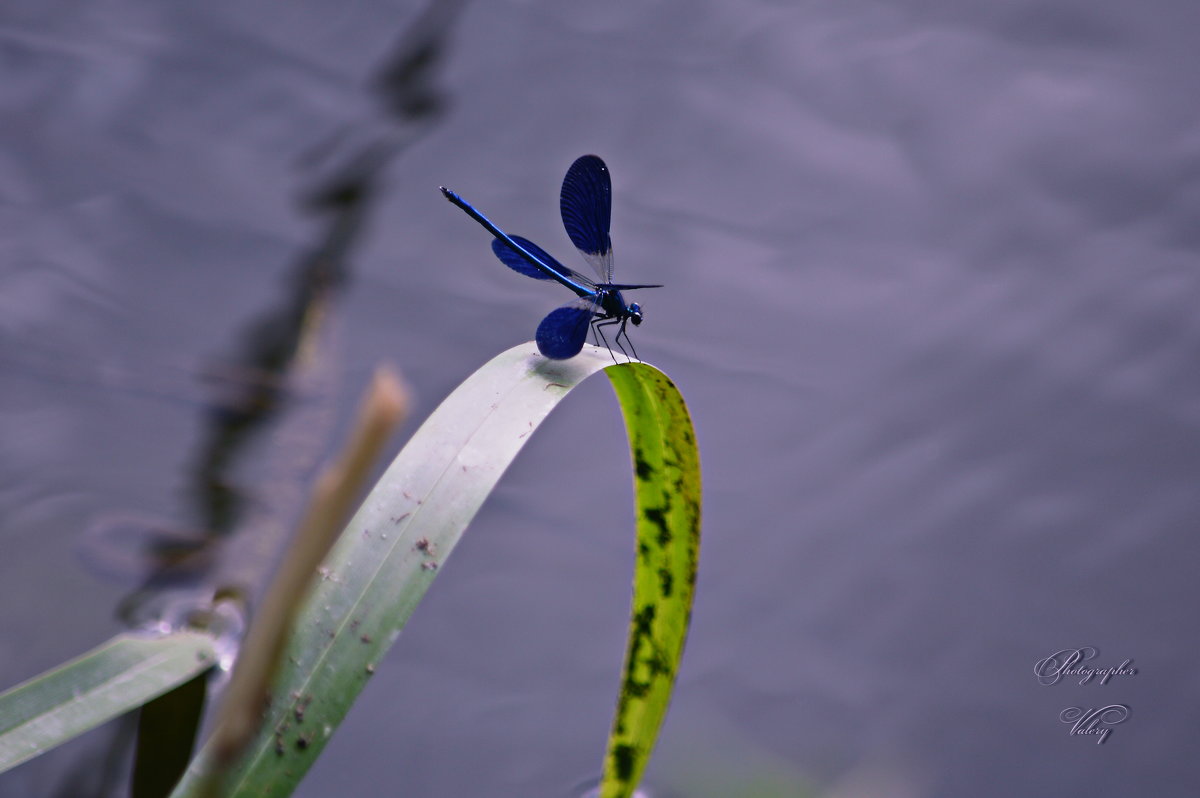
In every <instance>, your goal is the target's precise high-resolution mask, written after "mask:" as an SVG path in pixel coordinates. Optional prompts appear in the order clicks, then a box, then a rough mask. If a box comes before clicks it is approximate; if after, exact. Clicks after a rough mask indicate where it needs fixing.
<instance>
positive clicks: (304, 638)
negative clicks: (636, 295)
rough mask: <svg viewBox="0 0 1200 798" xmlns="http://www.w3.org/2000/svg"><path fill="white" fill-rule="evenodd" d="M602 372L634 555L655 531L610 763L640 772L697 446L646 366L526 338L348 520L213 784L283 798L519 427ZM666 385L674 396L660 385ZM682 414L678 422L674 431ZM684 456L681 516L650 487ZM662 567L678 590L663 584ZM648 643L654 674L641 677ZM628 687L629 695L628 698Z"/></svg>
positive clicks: (660, 692) (672, 645) (676, 643)
mask: <svg viewBox="0 0 1200 798" xmlns="http://www.w3.org/2000/svg"><path fill="white" fill-rule="evenodd" d="M601 369H607V370H608V371H609V373H610V375H612V374H620V375H624V376H618V377H616V378H614V386H615V387H616V388H617V391H618V397H619V398H621V400H622V402H623V403H625V402H629V408H631V409H627V411H626V419H627V426H628V428H629V430H630V434H631V435H632V436H634V443H635V446H634V449H633V451H634V459H635V467H636V469H637V470H638V475H637V492H636V495H637V498H638V501H639V503H645V506H644V507H641V508H639V512H638V518H639V521H638V535H639V541H640V542H639V550H641V548H642V546H643V542H642V541H641V539H642V538H643V537H644V536H646V535H650V536H653V537H654V538H655V541H644V545H645V547H646V549H647V551H648V552H649V554H648V556H646V557H641V556H639V566H638V574H639V575H635V604H634V607H635V619H634V630H633V633H632V634H633V636H632V637H631V641H630V645H631V648H630V651H631V654H630V662H631V663H633V666H632V668H630V667H627V669H626V678H625V679H624V682H623V688H622V697H621V699H620V707H619V710H618V719H617V725H619V726H620V727H621V729H622V732H621V737H620V740H621V742H620V746H623V747H622V748H621V749H620V750H621V751H626V752H627V754H622V755H621V756H623V757H624V759H622V760H621V762H622V763H623V764H622V767H621V768H620V773H621V774H622V777H623V782H624V783H628V784H629V789H630V790H632V787H633V784H632V783H631V779H633V780H636V777H637V774H640V772H641V770H642V767H643V766H644V764H645V759H646V757H647V756H648V755H649V751H650V749H651V748H652V745H653V738H654V736H655V735H656V734H657V729H658V724H659V722H660V721H661V718H662V716H663V713H664V712H665V709H666V700H667V696H668V694H669V691H670V686H671V677H673V675H674V672H675V667H676V664H677V659H678V656H679V653H680V652H681V650H682V644H683V635H684V633H685V632H686V625H687V615H688V611H689V609H690V602H691V585H692V581H693V580H694V573H695V557H696V554H695V544H696V542H697V540H698V539H697V537H696V530H697V528H698V523H699V519H698V508H699V493H698V486H699V473H698V471H696V470H695V468H694V464H695V462H696V457H695V452H694V448H693V451H692V452H691V453H690V455H683V456H681V455H679V454H678V453H677V449H678V447H680V446H683V445H684V443H683V442H684V441H686V442H687V444H688V445H692V446H693V447H694V441H693V439H692V434H691V425H690V422H687V414H686V409H685V408H684V406H683V401H682V399H681V398H679V396H678V393H677V392H674V386H671V383H670V381H669V380H667V379H666V377H665V376H664V375H662V374H661V372H658V371H657V370H656V369H654V368H653V367H651V366H647V365H644V364H624V365H621V366H614V365H613V364H612V361H611V358H610V357H609V355H608V353H607V352H606V351H605V350H599V349H596V348H594V347H587V348H585V350H584V352H583V353H582V354H581V355H579V356H578V357H575V358H572V359H570V360H564V361H552V360H547V359H546V358H543V357H541V356H540V355H538V354H537V350H536V348H535V347H534V345H533V344H532V343H527V344H522V345H520V346H517V347H514V348H513V349H510V350H508V351H507V352H503V353H501V354H500V355H498V356H497V357H495V358H494V359H493V360H491V361H490V362H489V363H487V364H486V365H484V366H483V367H482V368H480V369H479V370H478V371H477V372H475V373H474V374H473V375H471V377H469V378H468V379H467V380H466V381H465V382H464V383H463V384H462V385H460V386H459V387H458V388H457V389H456V390H455V391H454V392H453V393H452V394H451V395H450V396H449V397H447V399H446V400H445V401H444V402H443V403H442V404H441V405H440V406H439V407H438V408H437V409H436V410H435V411H434V412H433V414H432V415H431V416H430V417H429V419H428V420H427V421H426V422H425V424H423V425H422V426H421V428H420V429H419V430H417V432H416V434H415V435H413V437H412V440H410V441H409V443H408V445H407V446H405V447H404V449H403V451H401V452H400V454H399V455H398V456H397V457H396V459H395V460H394V461H393V462H392V464H391V466H390V467H389V468H388V469H387V471H386V472H385V473H384V475H383V476H382V477H381V478H380V480H379V482H378V483H377V484H376V486H375V488H374V489H373V490H372V491H371V493H370V494H369V495H368V496H367V498H366V499H365V500H364V501H363V504H362V506H361V507H360V508H359V510H358V512H357V513H356V514H355V516H354V517H353V518H352V519H351V520H350V523H349V524H348V525H347V528H346V530H345V532H343V534H342V536H341V538H340V539H339V540H338V542H337V544H336V545H335V546H334V548H333V550H332V551H331V552H330V555H329V557H328V558H327V559H326V562H325V565H324V567H323V568H322V569H321V575H322V580H321V581H320V583H319V584H318V585H317V587H316V588H315V589H314V591H313V593H312V594H311V596H310V597H309V599H308V600H307V601H306V602H305V604H304V606H303V607H302V608H301V609H300V612H299V614H298V621H297V626H296V628H295V629H294V630H293V635H292V638H291V640H290V641H289V643H288V646H287V653H286V656H285V659H284V664H283V666H282V669H281V673H280V674H279V676H278V678H277V679H276V683H275V684H276V686H275V688H274V690H273V693H272V700H271V703H270V709H269V710H268V713H267V716H266V721H265V723H264V726H263V728H262V730H261V731H260V733H259V735H258V737H257V738H256V739H255V741H254V742H253V743H251V745H250V747H249V749H248V751H247V754H246V756H245V757H244V758H243V760H242V761H241V762H240V763H239V764H238V765H237V766H235V768H234V769H233V770H232V771H231V772H230V773H229V774H226V776H225V780H224V782H223V784H222V785H221V787H222V789H223V791H225V792H226V794H229V795H234V796H241V795H255V796H268V795H288V794H290V793H291V791H292V790H293V789H294V788H295V785H296V784H298V783H299V781H300V779H301V778H302V777H303V775H304V773H305V772H307V770H308V768H309V767H310V766H311V765H312V762H313V760H314V759H315V757H316V756H317V755H318V754H319V753H320V751H321V750H322V749H323V748H324V745H325V743H326V741H327V739H328V737H329V735H330V734H332V731H333V729H334V728H336V726H337V725H338V724H339V723H340V722H341V720H342V718H343V717H344V716H345V714H346V712H347V711H348V710H349V708H350V705H351V704H352V703H353V701H354V699H355V698H356V696H357V695H358V693H359V691H361V690H362V688H363V686H364V685H365V683H366V681H367V680H368V679H369V678H370V677H371V674H372V673H374V670H375V663H377V662H379V661H380V659H381V658H382V656H383V654H384V652H385V651H386V650H387V649H388V648H389V647H390V646H391V644H392V643H393V642H394V641H395V640H396V637H397V636H398V635H399V632H400V629H401V628H402V627H403V626H404V624H405V623H406V622H407V620H408V618H409V616H410V615H411V614H412V612H413V610H414V609H415V607H416V605H417V603H418V602H419V601H420V600H421V597H422V596H423V595H424V593H425V591H426V590H427V589H428V587H429V585H430V583H431V582H432V581H433V579H434V578H435V577H436V576H437V574H438V572H439V567H440V565H441V564H442V563H443V562H445V559H446V558H447V557H448V556H449V555H450V553H451V551H452V550H453V548H454V546H455V545H456V544H457V543H458V541H459V538H460V537H461V536H462V533H463V531H464V530H465V528H466V526H467V524H468V523H469V522H470V521H471V519H472V518H473V517H474V515H475V513H476V511H477V510H478V509H479V507H480V505H482V503H483V501H484V499H486V498H487V496H488V494H489V493H490V492H491V491H492V489H493V488H494V486H495V484H496V482H497V481H498V480H499V478H500V476H501V474H503V472H504V471H505V469H507V467H508V465H509V464H510V463H511V462H512V460H513V458H515V457H516V455H517V453H518V452H519V451H520V449H521V447H522V446H524V444H525V442H526V441H527V440H528V438H529V436H530V433H531V432H532V431H533V429H534V428H535V427H537V425H538V424H540V423H541V421H542V420H543V419H544V418H545V417H546V416H547V414H549V412H550V411H551V410H552V409H553V408H554V407H555V406H556V405H557V404H558V403H559V402H560V401H561V400H562V398H563V397H564V396H565V395H566V394H567V393H568V392H569V391H570V390H571V389H572V388H573V387H575V386H576V385H578V384H579V383H580V382H581V381H583V380H584V379H585V378H587V377H588V376H590V375H592V374H594V373H595V372H597V371H599V370H601ZM631 385H636V386H642V387H641V388H640V389H634V388H631V387H630V386H631ZM667 386H670V388H669V389H668V388H667ZM671 392H674V398H670V397H668V396H667V395H668V394H670V393H671ZM664 397H666V398H664ZM664 413H665V414H666V415H665V416H663V414H664ZM680 419H682V420H683V422H684V423H685V425H686V431H680V430H679V429H677V427H678V424H679V422H680ZM664 430H668V431H669V432H664ZM687 463H691V464H692V465H693V468H692V473H691V474H690V475H689V476H687V477H686V478H684V479H682V483H681V484H683V483H686V484H685V487H686V490H687V491H688V492H689V493H688V495H689V496H691V493H690V492H691V490H692V488H691V486H692V485H693V484H694V485H695V488H696V492H695V495H694V500H693V499H688V500H687V501H684V502H682V503H680V505H679V507H680V508H683V507H691V508H692V510H693V515H692V516H691V517H690V518H687V517H685V516H686V513H685V512H684V511H683V510H680V509H671V508H668V507H667V506H666V505H665V504H664V503H663V499H662V496H663V495H664V491H675V490H677V488H676V487H672V486H670V485H666V484H665V483H663V484H657V486H655V485H656V483H661V482H662V480H664V479H671V478H672V476H671V475H672V474H673V473H674V471H672V468H685V469H686V468H687V467H688V466H687ZM681 513H682V514H681ZM681 519H682V520H681ZM676 525H679V526H676ZM664 530H666V531H667V533H668V534H667V535H666V537H667V538H668V539H667V540H666V541H665V542H664V540H663V536H664ZM672 541H676V543H675V544H674V545H672ZM643 560H644V561H645V567H643V565H642V563H643ZM647 569H648V570H647ZM664 569H665V570H664ZM688 569H690V570H688ZM642 571H645V575H641V573H642ZM667 572H669V573H670V574H671V576H670V579H671V580H674V582H673V584H675V585H677V586H678V589H677V590H674V591H666V590H664V587H663V585H664V584H665V583H664V581H663V579H664V577H663V573H667ZM666 593H670V595H665V594H666ZM672 603H673V604H674V605H675V606H671V607H668V606H667V605H668V604H672ZM648 604H653V605H654V606H655V607H662V608H663V609H662V610H661V613H662V617H661V619H660V620H656V621H654V622H652V623H650V624H649V625H647V624H646V623H645V620H644V615H645V607H646V606H647V605H648ZM639 608H640V611H641V612H642V613H643V617H642V619H641V620H639V619H638V617H637V615H636V612H638V611H639ZM655 611H656V612H658V611H659V610H657V609H656V610H655ZM652 651H653V652H657V654H656V656H655V658H654V659H653V662H654V665H652V666H650V667H653V668H654V669H655V673H654V674H653V675H652V676H650V677H646V676H644V675H643V674H644V671H645V668H646V667H647V663H649V662H650V661H651V660H649V659H647V654H648V652H652ZM630 674H632V676H633V678H632V679H631V678H630ZM644 682H645V683H647V686H643V683H644ZM630 690H633V691H634V692H638V693H640V694H641V695H639V696H636V697H629V696H628V695H627V693H629V691H630ZM611 747H612V746H610V748H611ZM625 763H627V764H625ZM208 767H209V766H208V757H207V752H202V753H201V756H200V757H198V758H197V760H196V761H195V762H193V764H192V766H191V767H190V768H189V770H188V773H187V774H186V775H185V776H184V779H183V781H182V782H181V783H180V785H179V786H178V787H177V788H176V790H175V793H174V795H175V796H193V795H200V794H201V793H202V792H203V790H204V789H205V788H206V786H207V785H205V779H206V774H207V772H208ZM609 794H611V795H614V796H615V795H621V794H628V793H627V792H626V793H620V792H612V793H609Z"/></svg>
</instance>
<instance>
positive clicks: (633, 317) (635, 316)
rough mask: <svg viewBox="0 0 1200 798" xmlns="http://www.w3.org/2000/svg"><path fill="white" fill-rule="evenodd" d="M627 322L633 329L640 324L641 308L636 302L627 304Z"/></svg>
mask: <svg viewBox="0 0 1200 798" xmlns="http://www.w3.org/2000/svg"><path fill="white" fill-rule="evenodd" d="M629 320H630V321H631V322H633V326H634V327H636V326H638V325H639V324H641V323H642V306H641V305H639V304H638V303H636V302H631V303H630V304H629Z"/></svg>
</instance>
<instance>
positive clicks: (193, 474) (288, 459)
mask: <svg viewBox="0 0 1200 798" xmlns="http://www.w3.org/2000/svg"><path fill="white" fill-rule="evenodd" d="M461 6H462V3H460V2H438V1H437V0H435V1H434V2H432V3H431V4H430V5H429V6H428V7H427V8H426V10H425V12H424V13H423V14H421V15H420V16H418V18H417V19H416V21H415V22H414V23H413V24H412V25H411V26H409V28H408V29H407V30H406V31H405V32H404V33H403V34H402V35H401V36H400V37H399V39H398V41H397V42H396V43H395V45H394V46H393V47H392V48H391V49H390V50H389V51H388V52H387V54H386V56H385V57H384V58H383V59H382V61H381V63H380V65H379V66H378V68H377V69H376V70H375V73H374V75H373V77H371V78H370V79H369V81H368V82H367V87H368V89H369V92H368V93H369V96H370V97H371V98H373V99H372V101H371V102H370V103H364V104H363V113H362V115H361V116H360V117H358V118H354V119H349V120H348V121H347V122H346V123H345V124H344V125H343V126H342V129H341V131H340V132H339V133H337V134H336V135H334V136H332V137H330V138H328V139H327V140H325V141H323V142H321V143H320V144H318V145H317V146H313V147H310V148H309V149H308V151H307V153H306V155H305V156H304V157H303V158H301V159H300V162H299V169H300V171H301V173H302V174H301V175H300V184H301V188H300V189H299V191H298V196H297V201H298V203H299V205H300V206H301V207H302V208H303V209H304V211H305V212H306V213H307V214H308V215H309V216H310V217H312V218H313V219H314V220H315V221H314V224H315V226H316V228H317V230H316V232H315V233H314V234H313V243H312V244H311V245H310V246H309V247H307V248H306V250H305V251H304V252H303V253H302V254H301V255H300V256H299V257H298V258H297V259H296V262H295V264H294V265H293V266H292V267H291V269H290V270H289V273H288V275H287V277H286V278H285V282H284V285H283V288H282V290H281V292H280V295H279V296H278V299H277V301H276V303H275V304H274V305H273V306H271V307H269V308H266V309H263V310H262V311H261V312H260V313H259V314H258V315H257V316H255V317H254V318H253V319H252V320H251V321H250V322H249V323H247V324H246V325H245V327H244V330H243V332H242V333H241V334H240V335H239V338H238V342H237V343H236V345H235V347H234V351H233V352H232V354H231V355H229V356H227V357H226V358H225V359H224V360H223V365H222V366H220V367H219V368H210V369H206V370H205V373H204V381H205V384H206V386H207V388H208V389H209V390H210V391H211V396H210V398H209V399H208V401H206V402H205V403H204V404H203V406H202V416H201V420H202V431H201V434H200V436H199V441H198V444H197V446H196V451H195V453H194V455H193V456H192V457H191V458H190V460H191V466H190V468H189V469H188V474H187V485H188V487H187V489H186V498H187V507H186V508H184V509H182V510H181V512H180V513H179V516H178V519H166V518H154V517H151V516H147V515H146V514H143V513H139V512H136V511H132V510H128V511H119V512H113V513H108V514H104V515H101V516H98V517H96V518H94V519H93V521H92V522H91V524H90V525H89V527H88V528H87V530H86V532H85V533H84V535H83V536H82V540H81V542H80V551H81V554H82V555H83V558H84V561H85V563H87V564H88V565H89V567H90V568H91V569H92V570H94V571H96V572H98V573H103V574H105V575H108V576H116V577H119V578H125V579H130V578H134V579H136V580H138V581H139V583H140V584H139V586H138V587H137V588H136V590H135V591H134V592H133V593H131V594H130V595H129V596H127V597H126V598H125V599H124V600H123V601H122V602H121V606H120V607H119V609H118V613H119V615H120V617H121V618H122V619H123V620H124V621H125V622H126V623H128V624H131V625H135V626H139V627H152V628H160V627H164V626H172V625H176V624H178V625H184V624H195V623H197V622H198V616H197V613H203V612H206V611H208V610H207V609H206V608H209V607H212V606H214V605H213V599H214V595H219V596H229V595H232V596H235V597H240V598H242V599H244V600H247V601H249V600H250V599H251V598H252V595H253V593H254V591H255V590H256V589H257V588H258V586H259V585H260V583H261V582H262V580H263V578H264V577H265V575H266V571H267V570H268V569H269V568H270V566H271V565H272V564H273V562H274V559H275V557H276V556H277V554H278V550H279V547H280V546H281V545H282V544H283V542H284V540H285V539H286V537H287V536H288V535H289V534H290V532H291V531H292V527H293V524H294V521H295V520H296V515H297V512H298V510H299V509H300V508H301V507H302V506H303V503H304V500H305V498H306V494H307V489H308V483H309V481H310V479H311V478H312V476H313V475H314V472H315V470H316V468H317V466H318V461H319V460H320V458H321V456H322V454H323V453H324V451H325V447H326V446H327V445H328V444H329V440H328V438H329V436H330V433H331V432H332V429H333V426H334V420H335V418H336V406H335V402H334V400H335V398H336V388H337V381H338V373H337V363H338V360H339V357H338V351H337V347H336V333H335V327H336V326H337V324H336V322H337V318H336V317H337V314H338V308H337V300H338V298H339V296H340V294H341V292H342V291H343V290H344V288H345V287H346V285H347V284H348V282H349V280H350V277H351V272H352V263H353V258H354V255H355V251H356V247H357V246H358V245H359V243H360V242H361V240H362V237H363V233H364V230H365V229H366V228H367V226H368V223H369V221H370V219H371V216H372V213H373V212H374V210H375V208H376V206H377V204H378V201H379V198H380V196H381V195H382V193H383V189H384V187H385V180H386V178H387V172H388V168H389V165H390V164H391V163H392V162H393V161H394V159H396V158H397V157H398V156H399V155H401V154H402V153H403V152H404V151H405V150H406V149H407V148H408V147H409V146H410V145H411V144H412V143H414V142H415V141H416V140H417V139H418V138H419V137H420V136H421V135H423V134H424V133H426V132H427V131H428V130H429V129H430V128H431V126H432V125H434V124H435V123H436V122H437V120H438V119H440V118H441V116H442V114H443V113H444V111H445V109H446V107H447V100H446V96H445V94H444V92H443V91H442V90H441V89H440V87H439V86H438V83H437V78H438V73H439V71H440V69H441V66H442V62H443V60H444V56H445V53H446V39H447V37H448V35H449V34H450V32H451V30H452V28H453V25H454V23H455V21H456V19H457V17H458V14H459V11H460V9H461ZM0 176H2V175H0ZM229 290H231V291H236V290H237V287H236V286H231V287H230V289H229ZM214 318H215V316H214ZM214 334H215V333H214ZM41 351H43V352H51V351H52V350H49V349H45V348H44V349H43V350H41ZM38 352H39V349H38V348H37V347H36V346H34V347H31V348H28V349H25V348H22V349H21V350H20V352H17V351H13V352H6V353H5V361H6V363H7V365H10V366H11V365H14V364H15V365H16V366H17V367H18V368H25V369H27V370H28V372H29V373H32V374H41V376H43V377H46V378H48V379H50V380H53V381H58V382H63V383H67V382H74V381H84V382H86V381H87V380H88V379H89V374H90V373H91V374H104V373H105V372H103V370H95V369H94V368H93V367H92V366H91V364H72V363H71V362H70V357H71V356H70V354H69V353H68V354H66V360H59V359H58V358H57V357H55V358H54V359H47V358H42V359H39V358H38V354H37V353H38ZM78 366H83V367H82V368H80V367H78ZM182 372H183V373H186V372H187V370H186V369H184V370H182ZM151 381H152V382H156V383H158V384H157V385H155V387H154V388H153V389H152V390H151V393H154V394H159V395H164V396H169V397H172V398H180V397H186V396H187V393H188V390H187V389H186V388H181V386H180V385H179V384H170V383H169V382H168V383H164V382H162V381H161V380H159V379H158V378H157V377H153V378H151ZM114 382H115V384H118V385H123V386H125V387H136V386H137V385H139V384H145V381H144V380H142V379H141V377H139V376H136V375H129V374H125V373H121V374H119V375H118V378H117V379H116V380H115V381H114ZM163 386H165V388H164V387H163ZM163 443H166V442H163ZM167 445H169V444H167ZM264 453H265V454H264ZM248 463H249V464H250V466H249V467H247V464H248ZM247 473H250V474H255V475H256V478H255V479H253V481H250V480H248V479H247V476H246V475H247ZM215 607H216V609H215V610H213V612H215V613H216V614H215V615H214V616H213V617H212V618H209V619H208V620H207V621H204V622H203V623H204V625H206V626H211V625H212V624H214V623H215V624H217V625H218V626H220V627H221V628H223V629H225V632H224V633H223V639H225V640H227V644H226V645H223V651H224V654H223V657H222V658H223V659H224V660H226V661H228V660H229V659H230V658H231V657H232V653H233V651H234V646H236V641H237V638H239V637H240V629H241V619H240V618H234V617H225V616H226V615H228V612H229V610H230V608H231V604H230V603H229V602H220V603H217V604H216V605H215ZM226 664H227V663H226ZM119 726H120V731H119V733H118V734H116V735H115V736H112V737H111V738H110V739H109V741H108V743H107V744H106V747H105V748H104V749H102V750H95V751H93V752H92V753H91V754H90V755H89V756H87V757H86V758H85V760H84V761H82V762H81V763H80V764H79V765H78V767H76V768H75V769H73V770H72V771H70V772H68V773H67V774H66V775H65V776H64V777H63V778H62V779H61V781H60V784H59V794H61V795H63V796H67V795H71V796H79V795H96V796H100V795H106V794H111V793H113V792H114V791H115V790H117V789H118V788H119V787H120V785H121V783H122V782H123V780H124V779H125V778H126V774H125V769H126V764H125V763H126V761H127V757H126V752H127V750H128V745H129V743H130V741H131V733H132V731H131V726H130V725H129V722H128V721H127V720H126V721H122V722H121V723H120V724H119ZM44 766H45V765H44V764H41V765H39V764H34V765H32V767H34V768H37V767H44Z"/></svg>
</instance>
